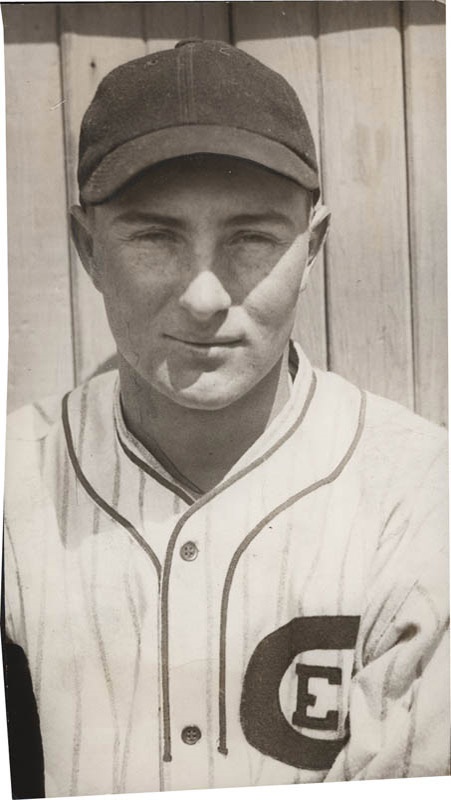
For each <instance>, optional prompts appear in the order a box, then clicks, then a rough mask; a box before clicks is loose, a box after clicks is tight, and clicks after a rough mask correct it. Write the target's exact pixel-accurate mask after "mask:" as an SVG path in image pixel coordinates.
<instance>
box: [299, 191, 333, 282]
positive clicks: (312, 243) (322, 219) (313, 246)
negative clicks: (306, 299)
mask: <svg viewBox="0 0 451 800" xmlns="http://www.w3.org/2000/svg"><path fill="white" fill-rule="evenodd" d="M329 226H330V211H329V209H328V208H327V206H323V205H320V204H317V205H316V206H315V207H314V208H313V209H312V212H311V216H310V222H309V248H308V259H307V264H306V267H305V270H304V274H303V276H302V282H301V292H303V291H304V289H305V288H306V286H307V283H308V280H309V277H310V273H311V271H312V269H313V266H314V264H315V261H316V259H317V256H318V253H319V252H320V250H321V248H322V246H323V245H324V242H325V241H326V239H327V234H328V233H329Z"/></svg>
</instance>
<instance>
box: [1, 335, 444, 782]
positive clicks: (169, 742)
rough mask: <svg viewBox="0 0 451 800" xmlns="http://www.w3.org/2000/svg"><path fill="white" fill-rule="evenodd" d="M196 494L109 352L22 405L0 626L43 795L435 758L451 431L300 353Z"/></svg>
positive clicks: (285, 776)
mask: <svg viewBox="0 0 451 800" xmlns="http://www.w3.org/2000/svg"><path fill="white" fill-rule="evenodd" d="M298 355H299V367H298V371H297V376H296V379H295V381H294V385H293V390H292V394H291V397H290V400H289V402H288V403H287V405H286V406H285V408H284V409H283V411H282V412H281V414H280V415H279V416H278V417H277V418H276V419H275V420H274V422H273V423H272V425H271V426H270V427H269V428H268V430H267V431H266V432H265V434H264V435H263V436H262V437H261V438H260V439H259V440H258V441H257V442H256V443H255V444H254V445H253V447H252V448H251V450H250V451H249V452H248V453H246V455H245V456H244V457H243V458H242V459H241V460H240V461H239V463H237V464H236V465H235V466H234V468H233V469H232V471H231V472H230V473H229V474H228V475H227V476H226V477H225V478H224V480H223V481H222V482H221V483H220V484H219V485H218V486H217V487H216V488H214V489H213V490H211V491H209V492H207V493H206V494H204V495H199V494H198V493H197V492H196V491H195V489H194V487H191V486H189V485H187V484H186V483H185V482H183V481H182V480H181V479H179V476H175V475H174V474H172V472H170V471H168V469H169V468H168V467H167V465H165V466H163V465H161V464H160V463H158V462H157V461H156V459H155V457H154V456H152V455H151V454H150V453H149V452H148V451H147V450H145V448H144V447H143V446H142V445H141V444H140V443H139V442H138V441H137V440H136V439H135V438H134V437H133V436H132V435H131V433H130V432H129V431H128V430H127V427H126V425H125V422H124V419H123V417H122V413H121V405H120V391H119V383H118V377H117V373H115V372H111V373H107V374H105V375H103V376H100V377H98V378H95V379H93V380H91V381H89V382H87V383H86V384H84V385H83V386H81V387H79V388H77V389H75V390H74V391H72V392H71V393H70V394H69V395H68V396H67V397H66V398H65V399H64V401H63V403H62V404H61V403H59V402H55V401H48V402H45V403H42V404H36V405H34V406H30V407H27V408H25V409H22V410H21V411H19V412H17V413H16V414H14V415H13V417H12V418H11V421H10V425H9V432H8V438H7V484H6V528H5V576H6V577H5V606H6V610H5V619H6V623H5V624H6V631H7V634H8V636H9V637H10V638H11V639H12V641H13V642H15V643H17V644H18V645H20V646H21V647H22V648H23V650H24V652H25V654H26V656H27V658H28V661H29V666H30V673H31V677H32V683H33V688H34V693H35V696H36V700H37V706H38V711H39V717H40V725H41V731H42V737H43V747H44V759H45V781H46V794H47V796H67V795H78V794H108V793H114V792H135V791H136V792H139V791H157V790H163V789H164V790H171V789H183V788H202V787H205V788H211V787H221V786H222V787H225V786H246V785H258V784H261V785H264V784H278V783H281V784H283V783H293V782H313V781H322V780H348V779H365V778H379V777H401V776H418V775H437V774H446V773H447V769H448V766H447V764H448V761H447V759H448V745H447V739H448V728H449V698H448V696H447V690H446V687H447V678H446V676H447V660H448V650H447V646H446V639H445V634H446V630H447V619H448V590H447V535H446V530H447V518H446V491H447V485H446V484H447V480H446V479H447V468H446V441H445V435H444V432H443V431H442V430H441V429H440V428H438V427H436V426H434V425H432V424H430V423H428V422H426V421H425V420H423V419H421V418H419V417H417V416H415V415H414V414H412V413H411V412H409V411H407V410H405V409H403V408H402V407H400V406H398V405H397V404H395V403H392V402H390V401H387V400H384V399H381V398H378V397H376V396H373V395H371V394H365V393H362V392H360V391H359V390H358V389H357V388H356V387H354V386H353V385H351V384H350V383H348V382H346V381H345V380H343V379H341V378H339V377H338V376H336V375H334V374H331V373H327V374H326V373H322V372H319V371H314V370H313V369H312V368H311V366H310V364H309V363H308V361H307V359H306V358H305V356H304V355H303V353H302V351H301V350H300V348H298Z"/></svg>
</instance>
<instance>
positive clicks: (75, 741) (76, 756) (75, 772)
mask: <svg viewBox="0 0 451 800" xmlns="http://www.w3.org/2000/svg"><path fill="white" fill-rule="evenodd" d="M68 495H69V463H68V460H67V458H65V459H64V466H63V491H62V512H61V537H62V539H63V541H64V543H65V545H66V544H67V538H68V522H69V503H68ZM63 552H64V567H63V570H64V599H65V604H66V609H67V610H68V613H67V627H68V630H69V636H70V641H71V646H72V664H73V675H74V683H75V714H74V722H73V725H74V731H73V735H72V769H71V778H70V792H69V794H72V795H76V794H78V777H79V774H80V752H81V741H82V730H83V729H82V696H81V686H82V685H81V676H80V670H79V664H78V660H77V653H76V650H75V646H74V637H73V631H72V616H71V614H70V613H69V607H70V603H69V589H70V587H68V585H67V571H66V557H67V552H68V551H67V547H66V546H65V547H64V551H63Z"/></svg>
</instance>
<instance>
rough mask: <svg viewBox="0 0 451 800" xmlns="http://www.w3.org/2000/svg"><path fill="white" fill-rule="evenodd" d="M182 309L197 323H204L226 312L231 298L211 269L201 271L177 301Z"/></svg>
mask: <svg viewBox="0 0 451 800" xmlns="http://www.w3.org/2000/svg"><path fill="white" fill-rule="evenodd" d="M179 303H180V305H181V306H182V308H184V309H185V311H187V312H188V313H189V314H191V316H192V317H194V318H195V319H196V320H198V321H199V322H206V321H208V320H209V319H210V318H211V317H213V316H214V315H215V314H218V313H219V312H221V311H227V309H228V308H230V306H231V304H232V298H231V297H230V295H229V293H228V292H227V290H226V289H225V288H224V286H223V285H222V283H221V281H220V280H219V278H218V276H217V275H215V273H214V272H212V270H211V269H203V270H202V271H200V272H198V273H197V275H196V276H195V278H193V280H192V281H191V282H190V284H189V285H188V286H187V288H186V289H185V291H184V293H183V294H182V296H181V297H180V300H179Z"/></svg>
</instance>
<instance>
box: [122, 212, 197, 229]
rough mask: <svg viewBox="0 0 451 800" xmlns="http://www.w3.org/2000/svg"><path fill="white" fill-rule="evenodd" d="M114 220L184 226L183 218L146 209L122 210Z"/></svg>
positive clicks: (139, 223)
mask: <svg viewBox="0 0 451 800" xmlns="http://www.w3.org/2000/svg"><path fill="white" fill-rule="evenodd" d="M115 222H130V223H135V224H138V225H149V224H151V223H157V224H158V225H173V226H178V227H179V228H181V227H183V226H184V223H183V220H181V219H179V218H178V217H171V216H168V215H167V214H158V213H157V212H149V213H148V212H146V211H132V210H128V211H123V212H122V213H120V214H118V215H117V217H116V218H115Z"/></svg>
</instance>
